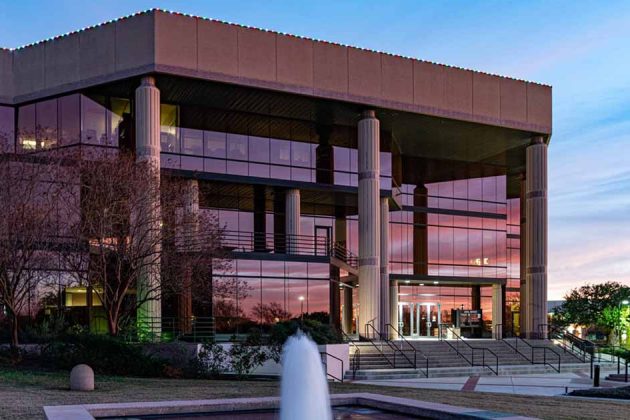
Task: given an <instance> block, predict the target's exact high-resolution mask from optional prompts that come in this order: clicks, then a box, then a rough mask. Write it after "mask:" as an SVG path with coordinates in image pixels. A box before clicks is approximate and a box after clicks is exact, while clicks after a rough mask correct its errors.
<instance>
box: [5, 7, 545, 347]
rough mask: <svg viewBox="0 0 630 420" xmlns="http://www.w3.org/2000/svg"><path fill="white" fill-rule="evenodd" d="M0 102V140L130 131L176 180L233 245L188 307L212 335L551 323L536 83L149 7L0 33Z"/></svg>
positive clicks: (541, 90) (123, 135) (412, 331)
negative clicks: (100, 20) (5, 45)
mask: <svg viewBox="0 0 630 420" xmlns="http://www.w3.org/2000/svg"><path fill="white" fill-rule="evenodd" d="M0 104H1V106H0V132H1V133H2V134H0V136H1V137H0V140H2V141H3V142H4V143H3V148H4V150H5V151H17V152H19V153H30V154H38V153H42V152H46V151H50V150H55V149H72V148H76V149H84V150H89V149H98V150H111V149H118V148H127V149H130V150H135V153H136V156H137V158H138V159H144V160H149V161H151V162H153V163H154V164H155V165H156V166H159V167H160V168H161V172H162V174H163V175H168V176H173V177H179V178H182V179H185V180H188V181H187V182H188V183H189V185H190V188H189V189H187V191H188V192H189V194H190V197H188V200H189V202H190V203H192V204H191V206H190V209H191V211H194V212H201V213H204V212H206V213H209V214H214V215H216V216H217V217H218V219H219V221H220V223H221V224H222V225H223V226H225V229H226V231H225V238H224V240H225V244H226V245H225V246H226V248H227V249H229V251H230V254H231V259H232V264H231V267H230V269H229V270H226V271H224V272H222V271H219V270H216V271H213V273H212V282H213V285H215V290H217V293H216V295H215V296H213V299H212V305H210V306H211V307H208V305H205V306H201V305H198V306H196V305H195V304H194V302H193V303H192V304H191V305H189V306H187V308H186V311H187V314H184V315H185V316H197V317H203V316H212V317H214V320H215V328H216V332H217V336H224V337H229V336H230V335H232V334H242V333H247V332H248V331H250V330H251V329H252V328H258V327H262V328H264V327H266V326H268V325H269V324H272V323H274V322H277V321H278V320H280V319H285V318H292V317H300V316H312V317H317V318H318V319H325V320H328V321H329V322H331V323H333V324H335V325H338V326H339V327H340V328H342V329H343V330H344V331H345V332H347V333H349V334H352V333H358V334H361V335H363V334H371V333H372V332H373V331H374V330H378V331H380V332H382V333H387V334H389V335H392V336H396V335H398V334H402V335H404V336H408V337H426V336H429V337H431V336H436V335H437V334H438V325H439V324H450V325H454V326H457V327H459V328H461V331H462V332H463V333H464V334H470V335H474V336H489V335H495V336H497V335H499V336H500V335H501V334H503V333H504V332H508V331H510V332H515V333H520V334H525V335H537V334H539V333H542V332H544V329H545V328H546V326H545V325H544V324H546V309H547V297H546V295H547V144H548V142H549V139H550V136H551V125H552V124H551V87H549V86H545V85H541V84H537V83H532V82H526V81H522V80H516V79H512V78H508V77H502V76H495V75H491V74H486V73H482V72H477V71H472V70H466V69H461V68H456V67H451V66H446V65H442V64H435V63H430V62H426V61H422V60H417V59H411V58H407V57H401V56H397V55H392V54H388V53H382V52H376V51H370V50H365V49H361V48H356V47H350V46H344V45H340V44H335V43H330V42H324V41H318V40H312V39H307V38H302V37H297V36H291V35H285V34H280V33H276V32H272V31H266V30H260V29H255V28H250V27H245V26H239V25H234V24H228V23H224V22H219V21H215V20H211V19H205V18H199V17H193V16H187V15H182V14H178V13H170V12H165V11H160V10H150V11H146V12H142V13H138V14H135V15H133V16H128V17H125V18H121V19H118V20H115V21H111V22H107V23H104V24H100V25H97V26H94V27H90V28H85V29H82V30H79V31H76V32H73V33H69V34H66V35H63V36H59V37H55V38H53V39H49V40H45V41H41V42H37V43H34V44H32V45H27V46H24V47H20V48H17V49H13V50H1V51H0ZM73 291H74V292H76V293H77V294H76V295H75V296H74V302H75V304H76V305H82V304H84V302H85V297H81V296H80V290H79V289H76V288H75V289H71V288H69V289H68V290H67V291H66V302H70V303H69V304H70V305H72V301H73V299H69V297H70V298H72V294H73V293H74V292H73ZM218 291H220V292H218ZM192 298H193V300H194V298H195V294H194V291H193V296H192ZM149 310H150V311H151V314H152V315H154V316H158V317H159V316H166V315H170V316H175V315H177V314H179V316H182V315H181V314H182V311H181V310H173V309H172V308H171V307H170V306H169V305H166V304H165V303H164V302H162V305H159V304H156V305H152V307H151V308H149ZM368 325H371V326H368Z"/></svg>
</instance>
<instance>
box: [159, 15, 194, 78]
mask: <svg viewBox="0 0 630 420" xmlns="http://www.w3.org/2000/svg"><path fill="white" fill-rule="evenodd" d="M197 20H198V19H197V18H194V19H190V18H189V17H187V16H184V15H176V14H172V13H164V12H156V13H155V46H156V47H155V62H156V63H157V64H162V65H169V66H177V67H184V68H187V69H192V70H197Z"/></svg>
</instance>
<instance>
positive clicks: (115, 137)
mask: <svg viewBox="0 0 630 420" xmlns="http://www.w3.org/2000/svg"><path fill="white" fill-rule="evenodd" d="M110 104H111V110H109V111H108V112H107V119H108V121H109V132H108V136H109V137H108V138H109V140H108V145H110V146H118V144H119V140H120V134H121V129H122V127H121V124H122V122H123V116H124V115H125V114H127V115H130V114H131V102H130V101H129V100H128V99H123V98H111V99H110Z"/></svg>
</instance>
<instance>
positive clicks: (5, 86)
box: [0, 50, 13, 102]
mask: <svg viewBox="0 0 630 420" xmlns="http://www.w3.org/2000/svg"><path fill="white" fill-rule="evenodd" d="M12 97H13V55H12V54H11V51H9V50H0V100H3V101H5V102H10V100H11V98H12ZM2 98H4V99H2Z"/></svg>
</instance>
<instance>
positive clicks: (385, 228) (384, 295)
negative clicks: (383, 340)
mask: <svg viewBox="0 0 630 420" xmlns="http://www.w3.org/2000/svg"><path fill="white" fill-rule="evenodd" d="M380 299H381V325H380V332H381V333H383V334H386V335H389V334H390V331H389V330H390V328H389V327H388V326H387V324H389V323H390V318H389V317H390V312H389V305H390V301H389V198H387V197H382V198H381V298H380Z"/></svg>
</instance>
